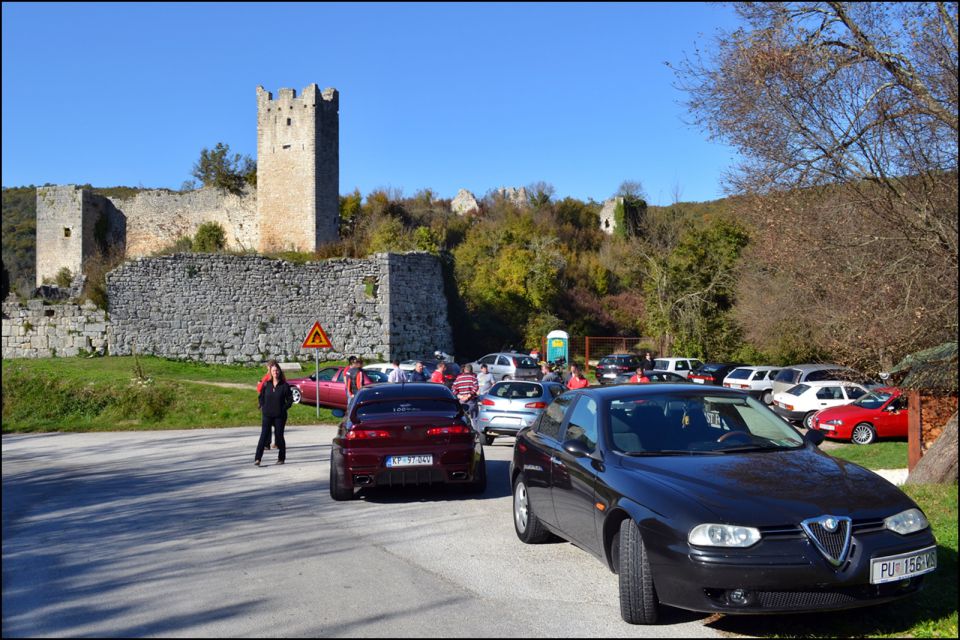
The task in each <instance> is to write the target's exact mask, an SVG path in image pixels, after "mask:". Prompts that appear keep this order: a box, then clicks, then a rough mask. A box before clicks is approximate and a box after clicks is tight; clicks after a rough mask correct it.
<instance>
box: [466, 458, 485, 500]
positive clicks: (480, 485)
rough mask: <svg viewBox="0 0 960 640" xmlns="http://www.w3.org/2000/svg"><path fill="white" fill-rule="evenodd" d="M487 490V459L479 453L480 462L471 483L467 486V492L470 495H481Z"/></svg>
mask: <svg viewBox="0 0 960 640" xmlns="http://www.w3.org/2000/svg"><path fill="white" fill-rule="evenodd" d="M486 490H487V459H486V457H485V456H484V455H483V454H482V453H481V454H480V462H478V463H477V469H476V472H475V473H474V476H473V481H472V482H470V483H469V484H468V485H467V491H468V492H470V493H483V492H484V491H486Z"/></svg>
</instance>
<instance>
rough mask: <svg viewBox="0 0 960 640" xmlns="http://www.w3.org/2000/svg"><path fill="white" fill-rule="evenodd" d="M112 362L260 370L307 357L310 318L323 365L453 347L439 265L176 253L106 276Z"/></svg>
mask: <svg viewBox="0 0 960 640" xmlns="http://www.w3.org/2000/svg"><path fill="white" fill-rule="evenodd" d="M107 289H108V296H109V299H110V323H109V325H108V328H107V335H108V344H109V350H110V354H111V355H129V354H131V353H132V352H133V350H134V349H136V351H137V352H138V353H149V354H154V355H159V356H163V357H169V358H176V359H190V360H201V361H204V362H218V363H234V362H236V363H255V364H260V363H262V362H264V361H265V360H266V359H268V358H271V357H273V358H277V359H281V360H284V361H294V360H313V358H314V350H313V349H302V348H301V346H300V345H301V344H302V343H303V340H304V338H305V337H306V335H307V332H308V331H309V330H310V328H311V327H312V326H313V323H314V322H315V321H319V322H320V324H321V326H323V328H324V330H325V331H326V333H327V335H328V336H329V338H330V340H331V342H332V343H333V349H331V350H323V351H322V352H321V355H320V358H321V359H322V360H328V359H343V358H345V357H346V356H348V355H352V354H357V355H362V356H363V357H365V358H366V359H368V361H369V360H373V359H391V358H410V357H424V356H425V354H430V353H433V351H434V350H436V349H443V350H445V351H452V350H453V339H452V335H451V332H450V326H449V323H448V320H447V301H446V297H445V295H444V291H443V277H442V273H441V270H440V263H439V261H438V260H437V259H436V258H435V257H434V256H431V255H430V254H426V253H410V254H376V255H374V256H372V257H370V258H368V259H364V260H353V259H336V260H327V261H323V262H308V263H306V264H292V263H290V262H286V261H282V260H272V259H268V258H263V257H258V256H230V255H216V254H177V255H173V256H163V257H157V258H140V259H137V260H133V261H129V262H127V263H125V264H123V265H121V266H120V267H119V268H117V269H115V270H114V271H112V272H111V273H110V274H109V275H108V276H107Z"/></svg>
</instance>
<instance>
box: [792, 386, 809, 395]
mask: <svg viewBox="0 0 960 640" xmlns="http://www.w3.org/2000/svg"><path fill="white" fill-rule="evenodd" d="M809 388H810V385H806V384H798V385H794V386H792V387H790V388H789V389H787V393H789V394H790V395H791V396H799V395H803V392H804V391H806V390H807V389H809Z"/></svg>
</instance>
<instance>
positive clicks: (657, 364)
mask: <svg viewBox="0 0 960 640" xmlns="http://www.w3.org/2000/svg"><path fill="white" fill-rule="evenodd" d="M653 368H654V369H670V361H669V360H660V359H657V360H654V361H653Z"/></svg>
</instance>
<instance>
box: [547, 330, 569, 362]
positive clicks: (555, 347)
mask: <svg viewBox="0 0 960 640" xmlns="http://www.w3.org/2000/svg"><path fill="white" fill-rule="evenodd" d="M560 358H563V361H564V363H569V362H570V335H569V334H568V333H567V332H566V331H560V330H559V329H557V330H555V331H551V332H550V333H548V334H547V362H556V361H557V360H558V359H560Z"/></svg>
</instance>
